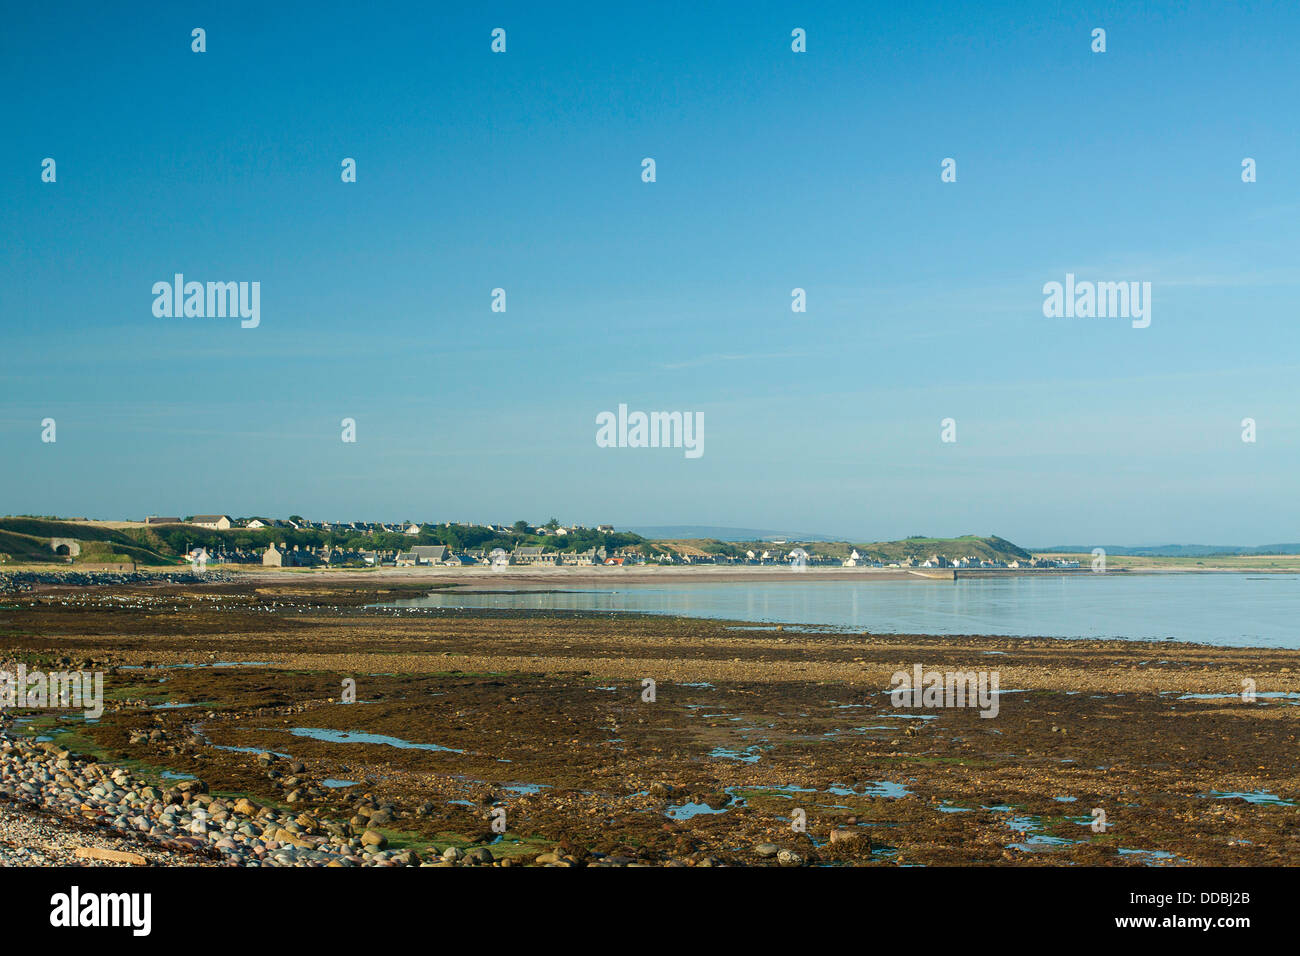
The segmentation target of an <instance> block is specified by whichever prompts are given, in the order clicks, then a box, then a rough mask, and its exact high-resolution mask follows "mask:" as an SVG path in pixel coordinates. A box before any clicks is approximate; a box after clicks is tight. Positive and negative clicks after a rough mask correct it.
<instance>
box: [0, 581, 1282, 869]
mask: <svg viewBox="0 0 1300 956" xmlns="http://www.w3.org/2000/svg"><path fill="white" fill-rule="evenodd" d="M573 570H579V569H573ZM489 573H490V572H489ZM596 573H598V574H600V575H601V577H604V575H605V573H606V572H605V569H597V572H596ZM786 573H788V572H786ZM570 574H571V572H569V571H566V572H565V573H564V576H565V578H568V577H569V575H570ZM493 577H494V578H495V577H496V576H495V575H494V576H493ZM538 577H539V579H540V577H541V575H540V574H539V576H538ZM801 577H803V576H801ZM381 580H382V583H381ZM512 586H513V585H512ZM424 590H425V588H424V587H423V586H420V585H416V584H415V583H414V582H410V581H409V580H402V579H389V578H384V579H377V578H376V577H374V576H373V572H372V573H370V574H367V575H366V576H365V577H364V578H361V579H356V580H353V579H343V578H336V577H335V575H334V572H330V573H328V574H326V575H301V576H300V575H298V574H295V575H293V576H292V577H291V576H290V575H287V574H279V575H269V576H268V577H266V578H258V579H256V580H254V581H248V582H244V581H243V580H242V579H241V581H240V582H238V583H234V584H218V585H212V586H206V587H187V586H165V587H134V588H128V589H122V588H117V589H114V590H113V591H111V592H109V591H106V590H104V589H64V588H53V589H45V590H42V591H40V592H36V593H32V594H25V595H18V596H12V595H11V596H6V597H5V599H4V600H3V601H2V602H0V603H2V604H4V605H5V607H6V609H5V610H0V650H3V651H5V652H10V653H15V654H19V655H21V656H24V657H25V658H26V659H28V660H33V661H34V660H36V659H38V658H39V659H43V660H44V661H46V662H47V663H48V662H51V661H52V662H54V664H55V666H58V661H59V660H60V659H61V658H65V657H66V658H67V659H68V662H69V665H70V666H77V665H79V664H81V663H83V662H84V661H88V660H93V661H95V662H98V664H97V666H101V665H102V666H111V667H114V668H116V669H115V670H114V671H112V672H110V673H109V674H108V676H107V677H106V687H107V690H108V692H109V694H110V695H111V696H113V697H114V703H113V705H112V706H113V707H114V708H115V709H113V710H110V711H109V712H107V713H106V714H105V715H104V717H103V719H101V720H100V721H99V722H98V723H97V724H94V725H88V724H85V723H83V722H81V721H79V720H78V719H76V718H75V717H73V718H72V719H69V720H66V721H58V720H55V719H53V718H51V716H50V715H49V714H42V715H39V717H38V719H37V720H36V721H34V722H32V723H30V724H28V725H27V732H30V733H36V732H40V733H45V734H51V733H55V734H56V739H57V740H58V741H59V742H60V743H61V744H62V745H64V746H67V747H69V748H71V749H73V750H81V751H84V752H91V753H95V754H96V755H98V756H99V757H100V758H101V759H104V760H110V761H123V762H127V763H128V764H129V765H130V766H131V767H132V769H133V772H137V773H144V774H148V773H151V772H153V773H158V772H161V771H162V770H164V769H166V770H169V771H172V772H179V773H186V774H192V775H195V776H197V777H199V778H201V779H202V780H203V781H204V782H205V783H206V784H207V785H208V787H209V788H210V789H211V791H212V792H213V793H226V794H231V795H242V794H247V795H249V796H250V797H253V798H254V799H256V800H258V801H261V802H271V803H276V802H280V803H284V805H286V806H288V805H289V804H288V803H286V802H285V801H286V799H287V796H288V792H289V791H288V790H287V789H286V787H285V781H284V780H283V779H272V778H270V777H268V774H267V772H266V768H265V767H264V766H262V765H261V764H260V763H259V761H258V760H257V752H258V751H259V750H272V751H277V752H280V753H286V754H289V755H291V756H292V757H293V758H295V759H298V760H302V761H303V762H304V763H305V764H306V770H305V772H304V773H302V774H299V775H297V776H298V777H300V778H301V779H300V780H297V781H295V783H296V784H297V786H295V787H294V789H295V790H297V791H298V792H297V793H296V794H295V796H296V797H297V799H296V800H295V801H294V806H295V807H299V806H302V807H306V808H309V809H310V810H311V811H312V812H313V813H316V814H318V815H321V816H322V817H333V818H336V819H340V820H348V819H350V818H352V819H355V817H354V814H355V812H356V810H357V806H358V804H361V803H363V802H368V803H369V804H371V805H375V804H385V803H389V804H392V806H393V812H394V819H393V821H392V822H391V823H390V824H388V826H387V828H386V832H387V833H388V834H390V842H391V843H392V844H393V845H395V846H410V847H413V848H417V849H423V848H426V847H428V846H430V845H433V846H434V847H435V848H437V849H442V848H443V847H445V846H449V845H454V846H461V847H466V848H468V847H472V846H477V845H490V846H491V848H492V851H493V853H494V854H495V855H496V856H497V857H498V858H500V857H502V856H513V857H516V858H517V859H519V860H520V861H526V860H531V859H534V858H536V857H537V856H538V855H539V854H543V853H549V852H550V851H552V850H554V849H555V848H556V847H559V848H560V849H561V852H562V853H565V854H568V859H571V860H573V861H576V862H584V861H594V860H606V861H608V860H617V861H639V862H645V863H653V864H657V865H663V864H665V863H668V864H673V863H677V864H686V865H701V864H705V863H714V862H717V863H726V864H764V865H768V864H771V865H775V863H776V858H775V857H770V856H766V855H764V854H766V853H768V852H769V851H770V850H771V847H765V846H764V845H765V844H771V846H772V847H777V848H781V849H786V850H789V851H791V852H793V853H796V854H798V858H799V860H801V861H802V862H805V863H806V862H820V863H832V864H879V865H891V864H898V863H912V864H927V865H936V864H966V863H977V864H1027V865H1034V864H1049V865H1050V864H1063V863H1075V864H1106V865H1145V864H1151V865H1176V864H1180V863H1185V864H1211V863H1220V864H1236V865H1278V864H1291V865H1294V864H1296V863H1297V862H1300V828H1297V823H1298V822H1300V808H1297V806H1296V804H1297V803H1300V760H1298V759H1297V754H1300V748H1297V731H1298V730H1300V725H1298V724H1297V720H1300V706H1297V704H1300V699H1297V698H1294V697H1292V698H1276V697H1268V696H1260V697H1257V698H1256V700H1255V701H1254V702H1250V703H1248V702H1245V701H1243V700H1242V699H1241V696H1240V694H1241V690H1242V686H1243V685H1242V681H1243V680H1245V679H1249V680H1251V681H1254V686H1255V689H1256V690H1257V691H1258V693H1259V694H1260V695H1267V694H1270V693H1291V694H1296V693H1297V692H1300V651H1289V650H1251V649H1223V648H1209V647H1203V646H1197V645H1187V644H1174V643H1170V642H1161V643H1139V642H1122V641H1097V640H1087V641H1060V640H1051V639H1020V638H999V637H981V636H970V637H944V638H936V637H927V636H923V635H888V636H886V635H870V634H844V633H816V632H814V633H803V632H794V631H792V630H784V631H783V630H780V629H776V628H772V627H757V626H746V625H744V624H743V623H740V622H721V621H703V620H693V619H681V618H672V617H658V616H656V617H648V616H646V617H642V616H636V615H614V614H597V613H558V612H508V611H450V610H443V609H429V610H422V611H391V610H381V611H371V610H365V609H364V605H366V604H371V603H375V602H378V601H388V600H392V599H394V598H397V597H404V596H415V595H416V594H418V593H423V591H424ZM240 662H257V666H211V665H214V664H218V663H220V664H223V665H229V664H239V663H240ZM917 663H919V664H921V665H923V666H924V667H925V668H926V669H927V670H929V669H934V670H941V671H948V670H961V671H972V670H973V671H991V670H996V671H998V673H999V676H1000V685H1001V688H1002V689H1003V691H1004V693H1003V694H1002V695H1000V697H999V705H1000V706H999V712H998V715H997V716H996V717H994V718H982V717H980V716H979V712H978V711H977V710H975V709H971V708H940V709H911V708H897V707H894V706H893V705H892V703H891V700H890V697H889V695H888V694H887V693H884V692H885V691H887V690H888V688H889V687H890V686H891V685H890V678H891V675H892V674H893V672H895V671H897V670H907V671H910V670H911V668H912V666H913V665H914V664H917ZM181 664H184V665H195V664H198V665H207V666H198V667H177V666H175V665H181ZM647 678H648V679H651V680H653V681H654V682H655V699H654V701H653V702H650V701H647V700H645V699H643V694H644V692H645V691H644V687H643V683H642V682H643V681H644V680H645V679H647ZM345 679H351V680H355V681H356V696H357V698H358V702H357V703H354V704H340V703H339V702H338V701H339V696H340V693H341V692H342V688H343V685H344V681H345ZM1186 694H1214V695H1224V696H1221V697H1212V698H1204V699H1197V698H1190V699H1184V697H1183V695H1186ZM157 704H191V705H194V706H184V707H169V708H166V709H158V708H156V707H152V706H150V705H157ZM154 730H157V731H161V733H159V734H142V733H140V732H141V731H154ZM295 731H298V732H297V733H295ZM322 731H338V732H342V733H345V734H350V736H348V737H344V738H339V739H336V740H334V741H330V740H322V739H317V738H319V737H320V736H322V733H321V732H322ZM358 731H364V732H368V733H370V734H377V735H383V739H386V740H387V742H386V743H385V742H370V743H366V742H360V741H359V740H358V738H357V737H356V732H358ZM304 732H308V733H310V734H311V735H312V736H304V735H303V734H304ZM395 744H396V745H395ZM401 745H421V746H420V747H414V746H401ZM219 747H239V748H246V751H241V750H223V749H219ZM431 747H436V748H445V749H424V748H431ZM327 780H328V781H338V780H343V781H355V782H356V783H355V785H353V786H346V787H330V786H326V785H325V781H327ZM1216 794H1217V795H1216ZM1230 794H1245V795H1249V797H1250V799H1249V800H1248V799H1245V798H1243V797H1237V796H1231V795H1230ZM363 795H369V800H368V801H363V799H362V798H363ZM1094 809H1096V810H1099V811H1102V812H1104V814H1105V819H1106V824H1107V825H1106V828H1105V829H1104V830H1096V829H1094V828H1093V826H1092V824H1093V822H1094V820H1095V819H1096V818H1095V817H1094V815H1093V811H1094ZM494 810H504V811H505V821H506V832H505V834H504V835H502V834H499V833H495V832H494V831H493V829H492V821H493V819H494V812H493V811H494ZM796 810H799V811H802V814H803V816H804V818H805V819H806V832H798V831H796V830H795V829H793V828H792V826H791V823H792V817H793V816H796V814H795V811H796ZM760 847H762V850H761V851H760V850H759V849H758V848H760ZM601 854H603V856H600V855H601ZM550 858H551V857H543V859H550ZM787 862H790V858H789V857H787Z"/></svg>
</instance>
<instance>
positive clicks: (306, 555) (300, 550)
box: [262, 544, 642, 568]
mask: <svg viewBox="0 0 1300 956" xmlns="http://www.w3.org/2000/svg"><path fill="white" fill-rule="evenodd" d="M639 560H642V558H641V555H640V553H639V552H637V553H632V552H631V551H630V549H620V550H618V551H616V552H615V553H614V554H613V555H610V554H608V553H607V552H606V550H605V549H604V548H589V549H587V550H586V551H576V552H559V551H546V550H544V549H542V548H540V547H528V548H523V547H521V548H515V549H514V550H513V551H505V550H503V549H497V550H495V551H492V552H490V553H489V552H485V551H481V550H467V551H456V552H453V551H452V550H451V549H450V548H448V547H447V546H446V545H442V544H427V545H415V546H414V547H412V548H411V550H409V551H396V552H394V551H348V550H346V549H343V548H328V547H327V548H311V547H299V546H297V545H294V546H293V547H292V548H290V547H287V546H285V545H280V546H279V547H276V546H275V545H274V544H272V545H271V546H270V547H268V548H267V549H266V551H265V552H264V553H263V555H262V564H264V565H266V566H267V567H275V568H288V567H306V566H312V565H331V564H334V565H341V564H357V563H360V564H363V565H367V566H370V567H377V566H380V565H389V566H394V567H399V568H414V567H467V566H473V565H492V564H511V565H540V566H550V567H554V566H556V565H562V564H563V565H622V564H631V563H634V562H636V561H639Z"/></svg>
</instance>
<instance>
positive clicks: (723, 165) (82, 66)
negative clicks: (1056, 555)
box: [0, 2, 1300, 545]
mask: <svg viewBox="0 0 1300 956" xmlns="http://www.w3.org/2000/svg"><path fill="white" fill-rule="evenodd" d="M445 7H446V9H445V10H444V9H437V8H435V7H432V6H431V5H426V4H409V5H405V4H400V5H392V6H389V7H386V8H384V9H382V10H380V9H376V8H372V7H370V6H367V5H363V4H347V5H342V4H340V5H333V4H318V5H315V6H314V7H313V9H312V11H311V12H310V13H308V12H304V11H298V10H295V11H287V10H280V9H277V8H267V7H266V6H265V5H262V4H251V3H247V4H245V3H222V4H200V5H190V6H186V5H183V4H158V5H156V6H154V7H152V8H150V7H147V6H141V7H140V8H139V12H136V13H133V14H131V15H129V16H127V15H123V14H120V13H115V12H113V11H111V10H109V9H106V8H104V7H103V5H98V4H93V5H92V4H71V5H67V6H65V7H63V8H60V9H59V11H58V12H57V13H56V12H53V11H50V10H48V9H45V10H42V9H40V8H39V7H33V6H31V5H28V6H25V7H17V8H14V9H13V10H11V11H10V12H9V13H7V15H6V26H5V29H4V31H3V33H2V34H0V81H2V82H3V88H4V89H5V90H6V94H5V96H4V97H3V100H2V101H0V109H2V110H3V119H4V128H5V130H6V136H5V137H4V138H3V140H0V208H2V209H3V211H4V213H3V217H4V227H3V228H4V231H3V237H4V241H3V245H2V246H0V322H2V323H3V328H2V329H0V345H2V348H0V454H2V455H3V460H4V465H3V468H0V511H4V512H13V513H29V512H30V513H56V514H63V515H88V516H92V517H142V516H144V515H145V514H151V513H160V514H172V513H180V514H192V513H196V512H213V511H224V512H227V513H230V514H236V515H239V514H270V515H287V514H290V513H300V514H305V515H309V516H312V517H317V518H326V519H336V518H346V517H362V518H375V519H380V518H386V519H394V520H396V519H401V518H413V519H433V520H442V519H460V520H481V521H488V520H491V521H509V520H514V519H515V518H520V517H523V518H527V519H529V520H534V521H542V520H545V519H546V518H548V517H550V516H552V515H554V516H556V517H558V518H560V519H561V520H563V521H575V522H583V523H596V522H613V523H615V524H619V525H623V526H627V525H666V524H708V525H734V526H744V527H762V528H773V529H777V530H786V531H789V532H792V533H793V532H798V531H809V532H825V533H843V534H846V535H850V536H854V537H857V538H860V539H868V538H892V537H898V536H903V535H908V534H961V533H997V534H1001V535H1003V536H1005V537H1008V538H1010V539H1012V540H1014V541H1018V542H1021V543H1025V544H1030V545H1046V544H1053V543H1062V542H1069V543H1075V542H1081V543H1088V542H1107V543H1114V544H1123V543H1131V544H1147V543H1163V542H1172V541H1181V542H1191V541H1196V542H1211V543H1234V544H1258V543H1269V542H1277V541H1294V540H1297V538H1300V496H1297V495H1296V493H1295V487H1296V482H1295V477H1296V475H1297V473H1298V472H1300V404H1298V403H1297V401H1296V385H1295V383H1296V377H1297V371H1300V350H1298V349H1297V346H1300V335H1298V334H1297V332H1296V328H1295V326H1296V322H1297V315H1296V309H1295V301H1296V298H1297V291H1298V289H1300V272H1298V271H1297V269H1296V265H1295V263H1296V261H1297V254H1298V253H1300V241H1298V240H1300V227H1298V226H1297V222H1298V221H1300V219H1298V217H1297V212H1300V200H1298V199H1297V194H1296V189H1295V183H1296V178H1295V170H1296V168H1297V163H1298V162H1300V150H1298V148H1297V147H1298V145H1300V143H1298V141H1297V140H1298V134H1297V128H1296V124H1295V122H1294V115H1293V114H1294V108H1293V107H1294V104H1295V103H1296V102H1300V73H1297V71H1296V70H1295V68H1294V45H1295V41H1296V39H1297V37H1300V10H1298V9H1297V8H1296V7H1295V5H1294V4H1285V3H1277V4H1265V3H1222V4H1098V5H1092V6H1087V5H1085V6H1082V7H1079V8H1076V9H1072V10H1069V11H1062V12H1056V11H1054V10H1052V9H1051V6H1050V5H1046V4H1042V3H1034V2H1023V3H1022V2H1017V3H1004V4H988V3H981V4H926V5H924V6H923V7H917V8H916V9H911V8H910V7H911V5H898V4H890V5H875V4H867V5H864V4H861V3H828V4H816V5H812V4H808V5H805V4H765V3H758V4H754V3H747V4H743V5H741V4H711V3H698V2H697V3H690V4H673V3H665V4H655V5H653V6H652V7H639V6H638V7H626V8H624V7H621V6H620V7H619V8H618V9H617V10H616V11H613V12H611V11H608V10H606V11H603V12H602V10H601V9H600V8H599V7H598V6H597V5H581V6H578V5H573V6H568V7H566V8H564V9H556V5H537V4H489V5H486V6H484V7H483V8H482V9H481V10H471V11H466V10H464V9H462V7H461V6H460V5H445ZM194 27H203V28H205V29H206V31H207V52H206V53H202V54H197V53H193V52H191V50H190V43H191V40H190V31H191V29H192V28H194ZM494 27H503V28H505V29H506V31H507V52H506V53H505V54H493V53H492V52H491V51H490V49H489V45H490V40H491V38H490V33H491V30H492V29H493V28H494ZM795 27H802V28H804V29H805V30H806V31H807V38H808V39H807V44H808V51H807V52H806V53H803V54H796V53H793V52H792V51H791V49H790V32H791V30H792V29H794V28H795ZM1094 27H1103V28H1105V29H1106V31H1107V51H1106V52H1105V53H1104V54H1095V53H1093V52H1092V51H1091V49H1090V43H1091V37H1090V34H1091V31H1092V29H1093V28H1094ZM47 156H48V157H53V158H54V159H55V160H56V162H57V182H55V183H52V184H51V183H43V182H41V177H40V173H41V168H40V164H41V160H42V159H43V158H44V157H47ZM647 156H649V157H653V158H654V159H655V161H656V164H657V181H656V182H654V183H644V182H642V181H641V160H642V158H643V157H647ZM344 157H353V158H355V159H356V161H357V170H358V175H357V182H356V183H349V184H345V183H342V182H341V181H340V176H339V172H340V162H341V160H342V159H343V158H344ZM945 157H953V158H955V159H956V160H957V170H958V176H957V182H955V183H941V182H940V162H941V160H943V159H944V158H945ZM1243 157H1252V158H1254V159H1255V160H1256V162H1257V164H1258V182H1255V183H1252V184H1245V183H1243V182H1242V181H1241V176H1240V172H1241V161H1242V159H1243ZM176 272H182V273H184V274H185V275H186V277H187V279H196V280H200V281H206V280H214V281H228V280H243V281H259V282H260V283H261V293H262V302H261V313H262V314H261V325H260V326H259V327H258V328H256V329H241V328H240V325H239V322H238V321H237V320H230V319H215V318H211V319H200V318H189V319H185V318H179V319H178V318H156V317H155V316H154V315H153V312H152V303H153V296H152V294H151V288H152V285H153V283H154V282H156V281H159V280H170V279H171V277H172V275H173V274H174V273H176ZM1067 272H1073V273H1075V274H1077V275H1078V276H1079V277H1080V278H1081V279H1092V280H1096V281H1121V280H1122V281H1130V280H1132V281H1149V282H1151V284H1152V290H1153V291H1152V296H1153V306H1152V323H1151V326H1150V328H1147V329H1133V328H1131V327H1130V324H1129V322H1128V321H1127V320H1125V319H1115V318H1108V319H1048V318H1044V316H1043V313H1042V303H1043V294H1042V286H1043V284H1044V283H1045V282H1049V281H1053V280H1055V281H1062V280H1063V279H1064V276H1065V273H1067ZM496 287H502V288H505V289H506V293H507V305H508V308H507V311H506V312H505V313H493V312H492V311H491V310H490V302H491V290H492V289H493V288H496ZM795 287H801V288H804V289H806V290H807V296H808V311H807V313H806V314H794V313H792V312H791V310H790V292H791V289H793V288H795ZM620 403H626V404H628V405H629V406H630V407H631V408H633V409H643V410H647V411H649V410H656V409H659V410H682V411H698V412H702V413H703V414H704V420H705V453H704V455H703V457H701V458H699V459H696V460H689V459H687V458H685V456H684V455H683V454H682V452H681V451H680V450H672V449H627V448H623V449H608V448H598V447H597V446H596V443H595V433H596V426H595V417H596V415H597V414H598V413H599V412H601V411H605V410H614V409H616V408H617V406H618V405H619V404H620ZM46 417H51V418H54V419H55V420H56V421H57V428H58V433H57V442H56V443H54V444H47V443H42V442H41V440H40V435H41V426H40V423H41V420H42V419H43V418H46ZM344 417H352V418H355V419H356V421H357V442H356V443H355V444H345V443H343V442H342V441H340V425H339V423H340V420H341V419H343V418H344ZM946 417H952V418H955V419H956V421H957V438H958V440H957V442H956V443H951V444H945V443H942V442H941V441H940V421H941V420H942V419H943V418H946ZM1245 417H1252V418H1254V419H1255V420H1256V421H1257V423H1258V441H1257V442H1256V443H1254V444H1247V443H1243V442H1242V441H1241V427H1240V422H1241V420H1242V419H1243V418H1245Z"/></svg>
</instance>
